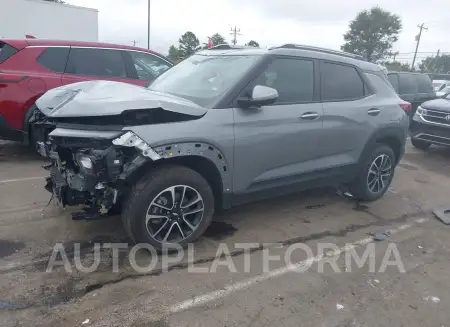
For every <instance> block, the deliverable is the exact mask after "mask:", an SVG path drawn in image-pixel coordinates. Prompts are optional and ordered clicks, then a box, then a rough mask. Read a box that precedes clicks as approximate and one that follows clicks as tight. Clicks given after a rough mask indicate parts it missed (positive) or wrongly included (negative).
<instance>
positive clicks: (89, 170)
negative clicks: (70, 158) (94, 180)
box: [75, 152, 94, 175]
mask: <svg viewBox="0 0 450 327" xmlns="http://www.w3.org/2000/svg"><path fill="white" fill-rule="evenodd" d="M75 159H76V161H77V164H78V166H80V168H81V170H83V171H84V172H85V173H86V174H89V175H93V174H94V162H93V161H92V159H91V158H90V157H89V156H88V155H86V154H84V153H80V152H78V153H77V154H76V156H75Z"/></svg>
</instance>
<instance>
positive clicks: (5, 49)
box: [0, 41, 17, 64]
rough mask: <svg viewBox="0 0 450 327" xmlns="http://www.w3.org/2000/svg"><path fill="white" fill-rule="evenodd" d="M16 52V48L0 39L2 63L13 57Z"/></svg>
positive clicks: (0, 60) (0, 58) (0, 61)
mask: <svg viewBox="0 0 450 327" xmlns="http://www.w3.org/2000/svg"><path fill="white" fill-rule="evenodd" d="M16 52H17V50H16V49H15V48H13V47H12V46H10V45H9V44H6V43H5V42H1V41H0V64H1V63H3V62H4V61H6V59H8V58H10V57H12V56H13V55H14V54H15V53H16Z"/></svg>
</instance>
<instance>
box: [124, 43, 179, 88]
mask: <svg viewBox="0 0 450 327" xmlns="http://www.w3.org/2000/svg"><path fill="white" fill-rule="evenodd" d="M123 54H124V57H125V62H126V65H127V74H128V77H129V78H131V79H132V80H133V81H132V83H134V84H137V85H141V86H145V85H147V84H149V83H150V82H152V81H153V80H155V79H156V77H158V76H159V75H161V74H162V73H164V72H165V71H166V70H168V69H169V68H170V67H172V66H173V64H172V63H171V62H170V61H168V60H166V59H164V58H162V57H160V56H157V55H155V54H152V53H147V52H141V51H131V50H127V51H124V52H123Z"/></svg>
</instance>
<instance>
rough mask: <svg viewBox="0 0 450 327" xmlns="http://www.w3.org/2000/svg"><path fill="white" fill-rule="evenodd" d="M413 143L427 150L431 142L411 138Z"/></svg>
mask: <svg viewBox="0 0 450 327" xmlns="http://www.w3.org/2000/svg"><path fill="white" fill-rule="evenodd" d="M411 143H412V145H413V146H414V147H415V148H418V149H421V150H427V149H428V148H429V147H430V145H431V143H429V142H426V141H422V140H416V139H413V138H411Z"/></svg>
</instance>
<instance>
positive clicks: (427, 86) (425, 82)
mask: <svg viewBox="0 0 450 327" xmlns="http://www.w3.org/2000/svg"><path fill="white" fill-rule="evenodd" d="M417 79H418V84H419V93H432V92H433V84H432V83H431V79H430V78H429V77H428V76H427V75H417Z"/></svg>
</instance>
